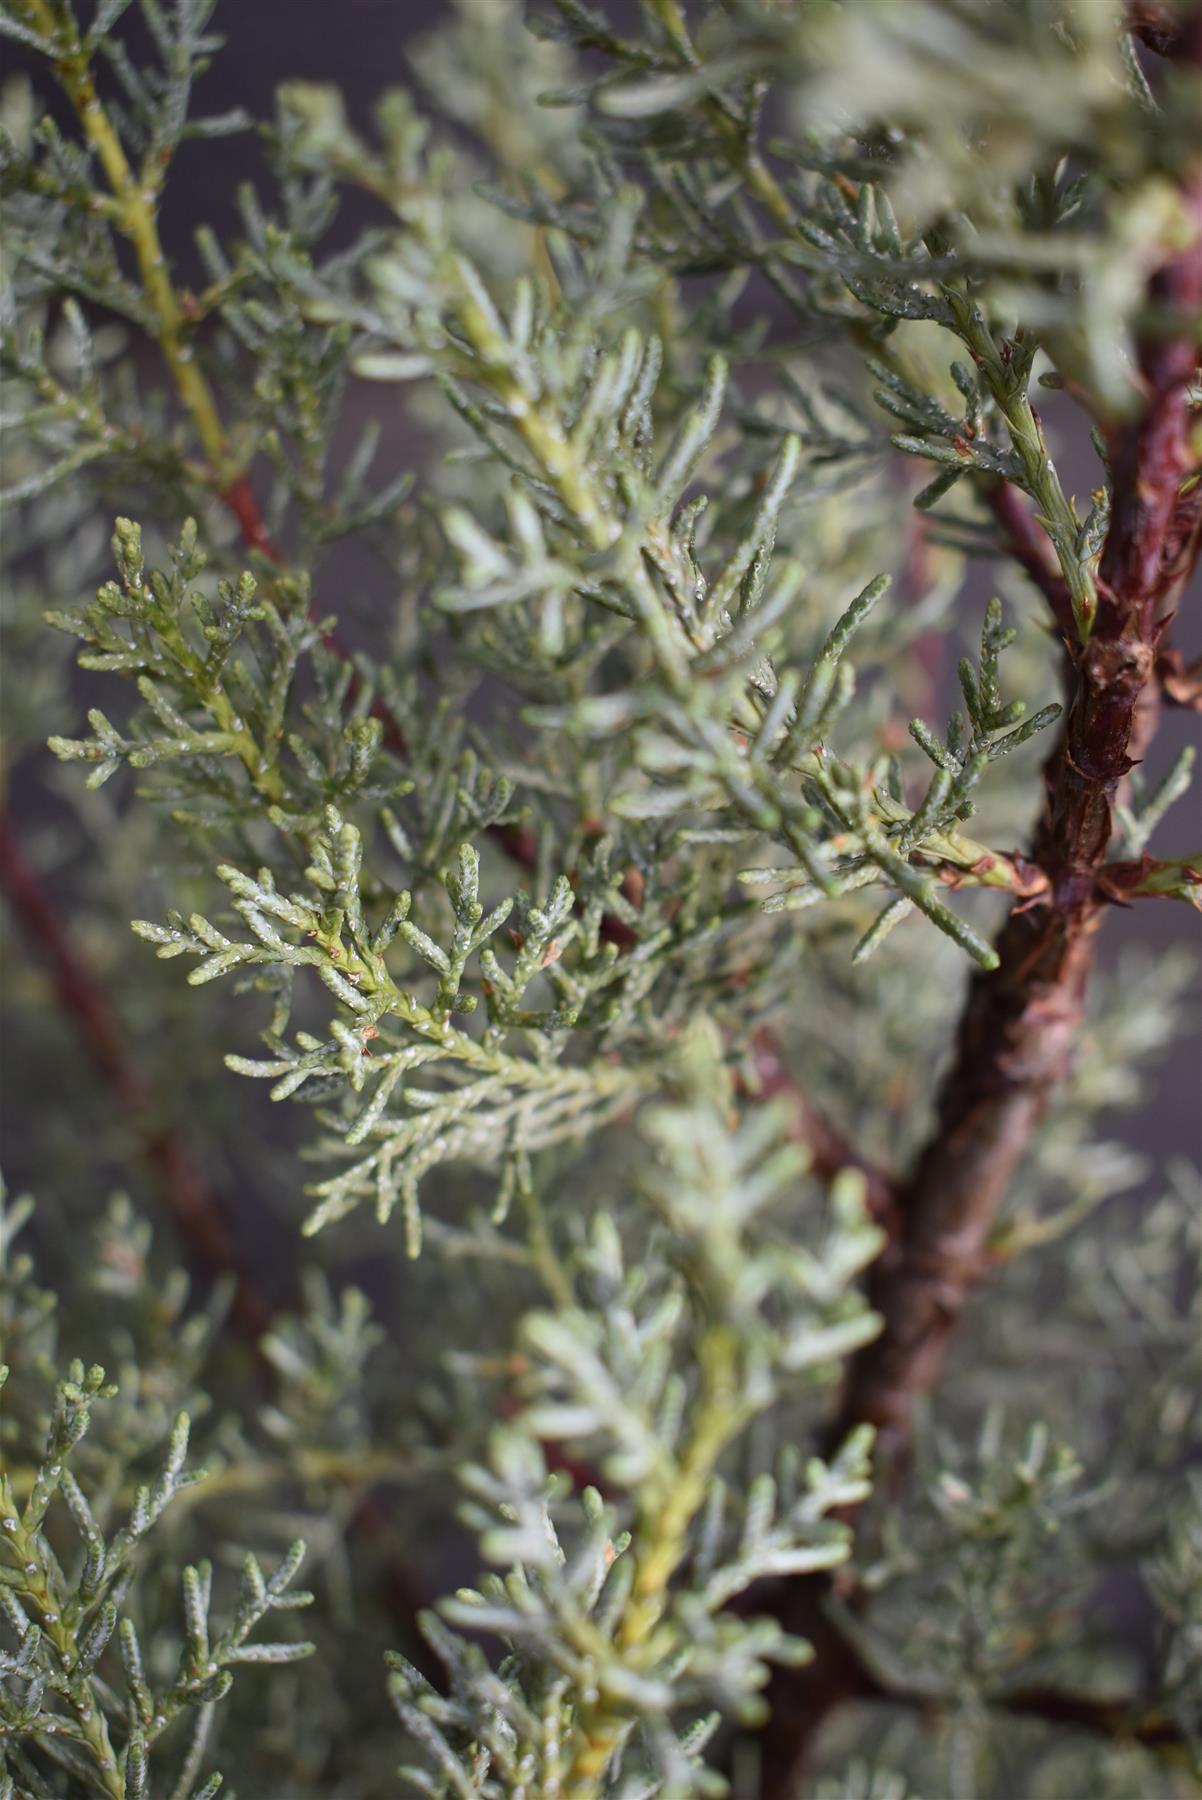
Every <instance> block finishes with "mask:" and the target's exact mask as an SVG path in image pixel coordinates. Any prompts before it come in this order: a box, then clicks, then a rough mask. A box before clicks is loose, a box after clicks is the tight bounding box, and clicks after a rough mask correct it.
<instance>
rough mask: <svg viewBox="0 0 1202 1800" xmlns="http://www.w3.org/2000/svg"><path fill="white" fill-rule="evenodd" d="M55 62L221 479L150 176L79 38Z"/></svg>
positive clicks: (37, 2) (207, 392) (207, 393)
mask: <svg viewBox="0 0 1202 1800" xmlns="http://www.w3.org/2000/svg"><path fill="white" fill-rule="evenodd" d="M23 9H24V12H25V14H26V17H27V19H28V20H29V23H30V24H31V25H32V26H33V27H34V28H35V29H36V30H37V31H39V32H40V33H41V34H42V35H43V36H44V37H46V38H48V39H50V40H52V41H54V42H58V43H62V42H63V40H62V33H63V31H64V30H65V29H67V27H66V26H64V25H63V24H61V23H60V21H59V20H58V19H56V17H55V15H54V12H53V10H52V8H51V6H50V4H49V0H23ZM55 70H56V73H57V75H58V79H59V82H60V84H61V86H62V89H63V92H64V93H65V94H66V96H67V98H68V99H69V100H70V102H71V104H72V106H73V107H74V108H75V112H76V115H77V117H78V119H79V123H80V127H81V129H82V131H83V134H84V137H85V139H86V141H87V143H88V144H89V145H90V146H91V148H92V149H93V150H94V151H95V153H96V157H97V159H98V161H99V163H100V166H101V168H102V169H103V170H104V175H105V179H106V180H107V182H108V184H109V187H110V189H111V190H112V195H113V202H114V205H113V209H112V217H113V221H114V223H115V224H116V226H117V229H118V230H119V231H120V232H121V234H122V235H123V236H124V237H125V238H127V239H128V240H129V243H130V244H131V246H132V248H133V251H134V255H135V256H136V258H137V263H138V273H139V275H140V277H141V281H142V291H143V294H144V296H145V298H146V301H147V304H148V305H149V307H150V310H151V312H152V314H153V316H154V321H155V337H156V338H157V341H158V344H159V348H160V349H161V351H162V353H163V358H164V361H165V362H166V364H167V366H168V368H169V370H170V371H171V377H172V380H173V381H174V383H175V386H176V390H177V392H178V394H179V397H180V399H181V400H182V401H183V404H184V406H185V407H186V408H187V410H188V414H189V416H190V418H191V420H192V423H193V426H194V427H195V430H196V435H197V437H198V438H199V440H200V444H201V448H202V450H203V451H204V455H205V459H206V461H207V462H208V463H209V465H210V467H211V469H212V472H213V475H214V477H215V479H216V481H217V484H218V486H219V487H225V486H227V485H228V483H229V482H231V481H232V480H233V479H234V478H235V476H236V475H237V473H238V470H237V467H236V465H235V464H234V463H233V462H232V460H231V458H230V453H229V448H228V445H227V443H226V437H225V432H224V430H223V428H222V424H221V418H220V415H219V414H218V411H217V406H216V403H215V402H214V399H213V395H212V391H211V389H210V387H209V384H208V382H207V381H206V380H205V378H204V375H203V374H202V372H201V370H200V369H199V368H198V366H197V364H196V363H195V361H194V360H193V350H192V346H191V344H190V343H189V341H188V332H187V326H186V322H185V319H184V313H183V308H182V307H181V305H180V301H179V296H178V294H177V293H176V291H175V288H174V286H173V285H172V281H171V276H170V275H169V273H168V270H167V262H166V258H165V257H164V255H163V246H162V242H161V240H160V238H159V228H158V183H157V180H156V178H155V177H153V176H152V175H150V174H146V175H144V177H143V178H142V179H141V180H140V179H139V178H138V176H137V175H136V174H135V172H134V170H133V169H131V167H130V164H129V159H128V157H127V156H126V154H125V150H124V147H123V146H122V143H121V139H120V137H119V136H118V134H117V130H116V128H115V126H114V125H113V122H112V120H111V119H110V118H109V116H108V114H107V112H106V111H105V109H104V107H103V105H102V104H101V101H100V98H99V96H98V94H97V92H96V84H95V81H94V80H93V78H92V70H91V65H90V63H89V60H88V57H87V55H86V53H85V51H84V50H83V48H82V46H81V45H80V43H79V40H78V38H74V39H73V41H69V42H66V43H63V47H62V52H61V54H60V55H59V56H58V58H57V60H56V62H55Z"/></svg>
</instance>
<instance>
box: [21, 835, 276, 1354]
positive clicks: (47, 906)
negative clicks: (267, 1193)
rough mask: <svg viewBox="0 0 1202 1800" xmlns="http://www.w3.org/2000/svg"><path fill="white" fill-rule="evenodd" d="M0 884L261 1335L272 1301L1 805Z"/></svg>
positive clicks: (189, 1225)
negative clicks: (134, 1059) (130, 1053)
mask: <svg viewBox="0 0 1202 1800" xmlns="http://www.w3.org/2000/svg"><path fill="white" fill-rule="evenodd" d="M0 888H2V889H3V891H4V893H5V895H6V897H7V899H8V902H9V904H10V906H11V907H12V910H13V913H14V914H15V916H16V918H17V919H18V921H19V923H20V925H21V927H22V929H23V931H24V932H25V934H26V936H27V937H28V939H29V940H30V942H31V943H33V944H34V945H35V946H36V947H37V949H38V951H39V952H40V953H41V955H42V957H43V959H44V960H45V962H46V964H47V966H48V967H49V970H50V973H51V976H52V979H53V981H54V988H55V993H56V994H57V996H58V1001H59V1005H60V1006H61V1007H62V1010H63V1012H64V1013H65V1014H66V1016H67V1017H68V1018H69V1019H71V1020H72V1021H73V1022H74V1024H75V1027H76V1030H77V1031H78V1033H79V1037H80V1040H81V1042H82V1044H83V1046H84V1048H85V1050H86V1051H87V1053H88V1055H89V1057H90V1058H91V1060H92V1063H93V1066H94V1067H95V1069H96V1071H97V1073H98V1074H99V1076H100V1078H101V1081H102V1082H103V1084H104V1086H105V1087H106V1088H107V1089H108V1091H109V1093H110V1094H111V1095H112V1096H113V1098H114V1099H115V1100H116V1102H117V1104H118V1106H119V1107H120V1108H121V1110H122V1112H124V1113H125V1114H126V1115H127V1116H128V1118H129V1120H130V1122H131V1124H132V1125H133V1127H134V1130H135V1132H136V1134H137V1136H138V1139H139V1142H140V1145H141V1149H142V1153H143V1155H144V1156H145V1158H146V1161H147V1163H148V1164H149V1165H150V1167H151V1169H152V1170H153V1172H154V1174H155V1176H156V1178H157V1180H158V1183H159V1186H160V1187H161V1189H162V1192H163V1197H164V1199H165V1201H166V1204H167V1210H168V1212H169V1213H170V1215H171V1218H172V1220H173V1221H174V1223H175V1226H176V1229H177V1230H178V1232H179V1234H180V1237H181V1238H182V1240H183V1241H184V1243H185V1244H186V1245H187V1247H188V1249H189V1251H190V1253H191V1254H192V1256H193V1257H194V1258H195V1260H196V1261H197V1262H198V1263H199V1264H200V1265H201V1266H202V1267H203V1268H204V1269H205V1270H207V1271H208V1273H209V1274H210V1275H219V1274H231V1273H232V1274H233V1275H234V1276H235V1278H236V1281H237V1286H236V1287H235V1290H234V1305H233V1318H234V1321H235V1323H236V1324H237V1325H238V1327H239V1329H240V1330H241V1331H243V1332H244V1333H245V1334H246V1335H247V1336H248V1337H249V1338H252V1339H257V1338H258V1337H260V1336H261V1334H262V1333H263V1331H264V1330H265V1329H266V1327H267V1325H268V1324H269V1322H270V1319H271V1307H270V1305H269V1304H268V1302H267V1300H266V1298H265V1296H264V1295H263V1293H262V1292H261V1290H260V1289H259V1288H258V1287H257V1285H256V1284H255V1282H254V1281H253V1280H252V1278H251V1276H250V1275H249V1273H248V1272H247V1270H246V1268H245V1266H244V1265H243V1264H242V1262H241V1259H240V1256H239V1251H238V1246H237V1244H236V1242H235V1239H234V1236H233V1234H232V1232H231V1231H230V1228H229V1226H228V1225H227V1224H226V1221H225V1219H224V1217H223V1215H222V1211H221V1207H220V1204H219V1203H218V1201H217V1198H216V1196H215V1195H214V1194H213V1193H212V1192H211V1190H210V1189H209V1188H208V1187H207V1186H206V1184H205V1182H204V1179H203V1177H202V1176H201V1175H200V1174H199V1172H198V1171H197V1169H196V1168H195V1166H194V1164H193V1163H192V1160H191V1158H190V1157H189V1154H188V1151H187V1147H186V1146H185V1144H184V1142H183V1140H182V1138H181V1137H180V1135H179V1133H178V1132H177V1131H176V1129H175V1127H174V1126H173V1125H172V1124H171V1123H170V1122H169V1121H168V1120H166V1119H165V1118H164V1117H163V1116H162V1114H161V1112H160V1111H159V1108H158V1106H157V1104H156V1101H155V1095H154V1090H153V1088H152V1087H151V1085H150V1083H149V1082H148V1081H147V1080H146V1078H145V1076H143V1075H142V1074H141V1072H140V1071H139V1070H138V1069H137V1068H136V1067H135V1066H134V1065H133V1064H132V1063H131V1062H130V1061H129V1059H128V1057H127V1054H126V1051H125V1046H124V1044H123V1043H122V1038H121V1029H120V1026H119V1024H118V1022H117V1019H116V1016H115V1015H114V1013H113V1010H112V1008H111V1006H110V1005H109V1002H108V998H107V996H106V994H105V992H104V989H103V988H102V987H101V985H100V983H99V981H98V980H97V979H96V977H95V975H94V974H93V972H92V970H91V969H90V968H89V966H88V964H87V962H86V961H85V960H84V958H83V957H82V956H81V955H80V954H79V952H78V950H77V949H76V948H75V945H74V944H73V942H72V940H71V936H70V934H69V932H68V931H67V930H66V928H65V926H64V925H63V922H62V920H61V918H60V916H59V913H58V909H57V907H56V906H55V904H54V902H53V900H52V899H51V897H50V895H49V894H48V893H47V891H46V889H45V887H44V886H43V885H42V882H41V880H40V878H39V876H38V874H37V871H36V870H35V869H34V868H33V866H32V864H30V863H29V861H28V860H27V859H26V857H25V855H24V852H23V851H22V849H21V846H20V844H19V843H18V841H17V837H16V833H15V832H14V830H13V825H12V821H11V819H10V817H9V815H8V813H7V812H0Z"/></svg>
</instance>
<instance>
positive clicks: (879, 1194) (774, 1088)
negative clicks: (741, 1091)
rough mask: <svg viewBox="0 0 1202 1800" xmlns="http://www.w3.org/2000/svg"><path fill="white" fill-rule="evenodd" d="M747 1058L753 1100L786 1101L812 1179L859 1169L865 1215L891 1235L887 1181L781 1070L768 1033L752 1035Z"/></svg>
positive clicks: (892, 1198)
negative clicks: (753, 1081)
mask: <svg viewBox="0 0 1202 1800" xmlns="http://www.w3.org/2000/svg"><path fill="white" fill-rule="evenodd" d="M751 1053H752V1059H753V1062H754V1065H755V1074H756V1098H757V1099H760V1100H775V1099H778V1098H780V1097H782V1096H783V1097H784V1098H785V1099H786V1100H787V1101H788V1102H789V1106H790V1108H791V1111H792V1115H793V1117H792V1133H791V1135H792V1136H793V1137H794V1138H796V1140H797V1142H798V1143H801V1144H804V1145H805V1146H806V1148H807V1149H808V1150H809V1152H810V1157H811V1165H810V1166H811V1167H812V1169H813V1170H814V1172H815V1173H816V1174H817V1175H820V1176H822V1177H824V1178H825V1179H827V1180H829V1179H831V1178H832V1177H834V1176H835V1175H838V1174H839V1173H840V1171H841V1170H843V1169H858V1170H859V1171H860V1173H861V1174H862V1175H863V1177H864V1183H865V1198H866V1201H867V1205H868V1210H869V1212H870V1213H871V1214H872V1216H873V1218H874V1219H875V1220H876V1221H877V1223H878V1224H880V1225H883V1226H884V1227H885V1229H886V1231H888V1232H889V1233H890V1235H893V1234H894V1233H895V1232H896V1231H897V1229H898V1224H899V1220H898V1214H897V1197H896V1195H895V1193H894V1189H893V1183H892V1181H891V1180H890V1178H889V1176H888V1175H886V1174H885V1172H884V1170H883V1169H881V1168H879V1167H878V1166H877V1165H876V1163H874V1162H870V1161H869V1159H868V1158H867V1157H865V1156H861V1154H860V1152H859V1151H858V1150H857V1149H856V1148H855V1146H854V1145H853V1144H851V1143H850V1142H849V1141H848V1139H847V1138H845V1137H844V1135H843V1133H842V1132H841V1131H840V1130H839V1128H838V1126H836V1125H834V1124H833V1123H832V1122H831V1120H830V1119H828V1118H827V1116H826V1114H825V1113H823V1112H820V1111H819V1109H818V1108H817V1107H816V1106H815V1105H814V1103H813V1101H812V1100H810V1098H809V1096H808V1095H807V1094H805V1093H804V1092H803V1091H802V1089H801V1088H800V1087H799V1086H798V1084H797V1081H796V1078H795V1077H794V1076H793V1075H791V1074H790V1073H789V1070H788V1069H787V1068H786V1067H785V1063H784V1061H783V1058H782V1056H781V1051H780V1046H779V1045H778V1044H777V1042H776V1040H775V1038H774V1037H773V1036H772V1034H771V1032H769V1031H766V1030H761V1031H757V1032H756V1034H755V1037H754V1038H753V1039H752V1045H751Z"/></svg>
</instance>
